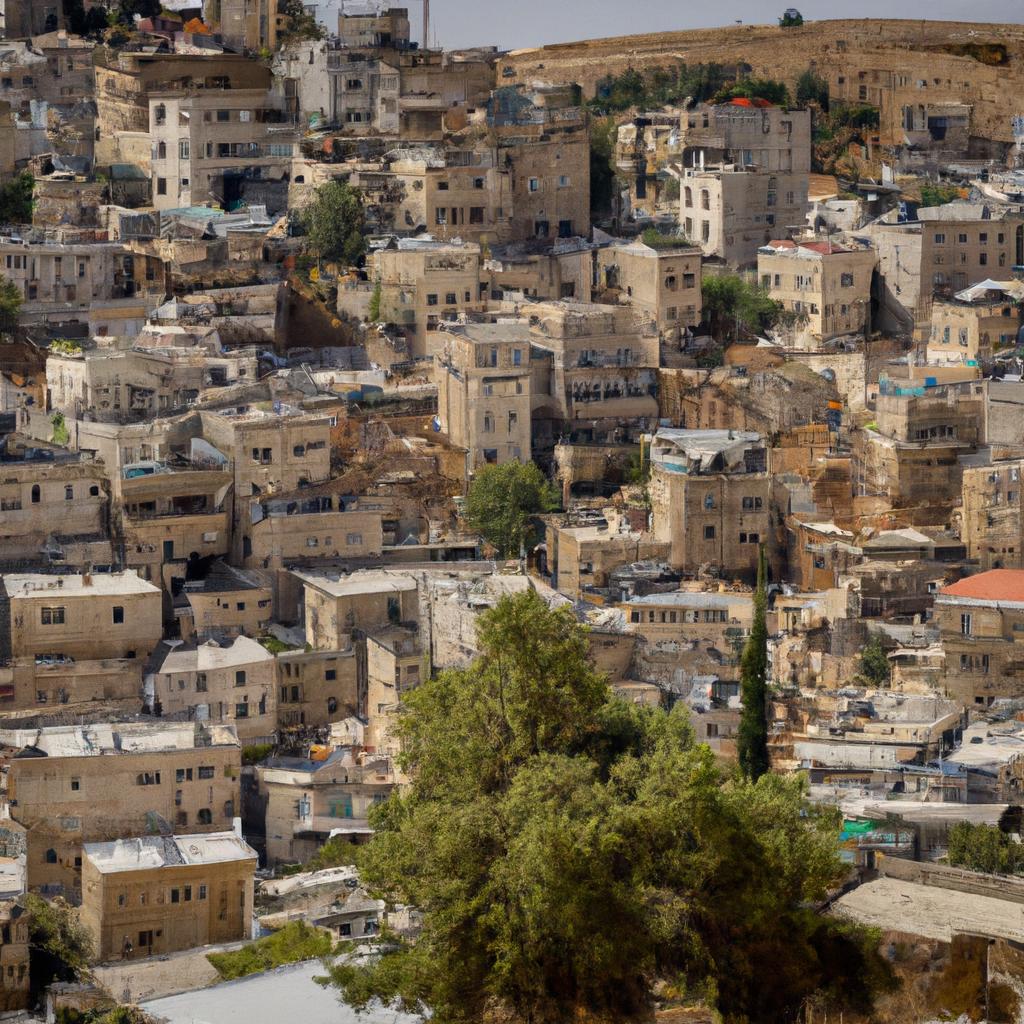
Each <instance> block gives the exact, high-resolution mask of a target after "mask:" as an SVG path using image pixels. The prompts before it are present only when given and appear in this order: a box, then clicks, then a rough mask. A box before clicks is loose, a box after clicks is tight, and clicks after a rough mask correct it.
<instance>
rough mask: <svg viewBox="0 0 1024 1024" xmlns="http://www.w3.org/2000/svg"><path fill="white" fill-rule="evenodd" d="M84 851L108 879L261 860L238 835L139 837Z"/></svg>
mask: <svg viewBox="0 0 1024 1024" xmlns="http://www.w3.org/2000/svg"><path fill="white" fill-rule="evenodd" d="M83 851H84V854H85V858H86V860H88V861H89V862H90V863H91V864H92V865H93V866H94V867H95V868H96V869H97V870H98V871H100V872H101V873H102V874H105V875H106V874H114V873H116V872H120V871H145V870H153V869H158V868H165V867H192V866H196V865H200V864H226V863H228V862H230V861H244V860H252V861H256V860H257V854H256V851H255V850H254V849H253V848H252V847H251V846H250V845H249V844H248V843H247V842H246V841H245V840H244V839H242V838H241V837H240V836H236V835H235V833H234V832H206V833H203V834H201V835H188V836H139V837H137V838H134V839H116V840H114V842H112V843H86V844H85V845H84V847H83Z"/></svg>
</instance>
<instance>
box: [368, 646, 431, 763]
mask: <svg viewBox="0 0 1024 1024" xmlns="http://www.w3.org/2000/svg"><path fill="white" fill-rule="evenodd" d="M427 665H428V657H427V654H426V652H425V651H424V650H423V647H422V645H421V643H420V639H419V637H418V635H417V633H416V632H415V631H414V630H409V629H401V628H391V629H385V630H378V631H377V632H375V633H374V634H372V635H371V636H368V637H367V638H366V678H367V696H366V730H365V732H364V737H363V741H364V743H365V744H366V748H367V750H371V751H374V752H376V753H378V754H385V755H387V756H388V757H389V758H391V759H392V761H393V760H394V758H396V757H397V756H398V755H399V754H400V753H401V743H400V742H399V739H398V736H397V734H396V732H395V725H396V721H397V717H398V711H399V707H400V706H401V702H402V697H403V695H404V694H406V693H408V692H409V691H410V690H412V689H415V688H416V687H417V686H419V684H420V683H421V682H422V681H423V679H424V678H426V674H427Z"/></svg>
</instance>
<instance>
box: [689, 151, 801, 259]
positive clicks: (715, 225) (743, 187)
mask: <svg viewBox="0 0 1024 1024" xmlns="http://www.w3.org/2000/svg"><path fill="white" fill-rule="evenodd" d="M680 203H681V204H682V205H681V209H680V214H679V223H680V224H681V225H682V228H683V234H684V235H685V236H686V237H687V238H689V239H690V240H692V241H693V242H694V243H695V244H696V245H699V246H700V247H701V251H702V252H703V253H704V255H705V257H708V258H712V259H717V260H719V261H721V262H722V263H724V264H726V266H729V267H732V268H746V267H752V266H753V265H754V264H755V263H756V262H757V251H758V249H760V248H761V246H762V245H765V244H766V243H768V242H770V241H771V240H772V239H773V238H779V237H784V236H785V235H787V234H789V233H790V232H792V231H797V230H802V229H803V227H804V225H805V222H806V219H807V210H808V201H807V173H806V171H804V172H799V173H797V172H792V171H763V170H761V169H759V168H757V167H753V166H747V167H737V166H735V165H733V164H729V165H726V166H722V167H699V166H698V167H687V168H686V169H685V170H684V171H683V172H682V181H681V187H680Z"/></svg>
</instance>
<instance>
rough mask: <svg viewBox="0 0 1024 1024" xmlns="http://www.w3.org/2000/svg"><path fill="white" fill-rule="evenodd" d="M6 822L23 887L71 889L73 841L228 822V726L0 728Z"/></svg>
mask: <svg viewBox="0 0 1024 1024" xmlns="http://www.w3.org/2000/svg"><path fill="white" fill-rule="evenodd" d="M0 739H2V741H3V743H4V744H5V745H6V746H7V747H10V748H12V749H13V750H14V751H16V753H14V754H13V755H11V756H10V757H9V758H8V759H7V760H6V764H5V765H4V772H5V774H6V780H7V794H6V795H7V806H8V807H9V810H10V816H11V818H12V819H13V820H14V821H16V822H17V823H18V824H19V825H21V826H22V827H24V828H25V829H26V833H27V835H26V838H27V857H26V870H27V882H28V886H29V888H31V889H34V890H41V891H43V892H45V893H49V894H55V893H65V894H67V895H68V896H70V897H74V896H76V895H77V894H78V893H79V892H80V891H81V869H82V843H83V842H91V841H99V840H111V839H118V838H126V837H128V836H134V835H139V834H145V833H147V832H150V831H152V830H154V829H156V828H157V827H158V826H159V823H160V822H161V821H162V822H164V823H166V824H168V825H173V826H174V827H176V828H182V829H183V828H189V829H191V830H193V831H205V830H214V829H224V828H230V827H231V824H232V821H233V819H234V817H235V815H236V814H237V813H238V806H239V805H238V799H239V789H238V787H239V781H238V780H239V774H240V770H241V749H240V747H239V743H238V737H237V736H236V734H235V732H234V730H233V729H230V728H226V727H224V726H214V725H209V724H205V723H199V722H195V723H193V722H167V723H153V722H126V723H121V724H113V723H99V724H95V725H84V726H50V727H45V728H41V729H38V728H33V729H9V730H3V731H0Z"/></svg>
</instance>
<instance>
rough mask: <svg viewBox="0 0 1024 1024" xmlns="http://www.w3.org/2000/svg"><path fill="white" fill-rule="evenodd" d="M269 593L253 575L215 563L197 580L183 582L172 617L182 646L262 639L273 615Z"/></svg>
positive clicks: (267, 586)
mask: <svg viewBox="0 0 1024 1024" xmlns="http://www.w3.org/2000/svg"><path fill="white" fill-rule="evenodd" d="M273 604H274V601H273V593H272V591H271V589H270V586H269V584H267V583H266V581H265V580H264V579H263V578H262V577H261V576H260V575H258V574H257V573H254V572H251V571H247V570H245V569H238V568H235V567H234V566H232V565H228V564H227V563H226V562H224V561H222V560H221V559H219V558H218V559H217V560H216V561H214V563H213V564H212V565H211V566H210V569H209V571H208V572H207V573H206V574H205V575H204V576H203V578H202V579H199V580H188V579H186V580H183V581H182V583H181V589H180V590H179V591H178V593H177V594H176V595H175V598H174V614H175V618H176V619H177V620H178V623H179V632H180V633H181V636H182V639H183V640H185V641H186V642H189V641H196V642H198V643H202V642H203V641H205V640H209V639H211V638H212V639H217V640H219V639H222V638H226V637H234V636H254V637H255V636H263V635H264V634H265V633H266V631H267V627H268V626H269V625H270V622H271V620H272V619H273V615H274V608H273Z"/></svg>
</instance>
